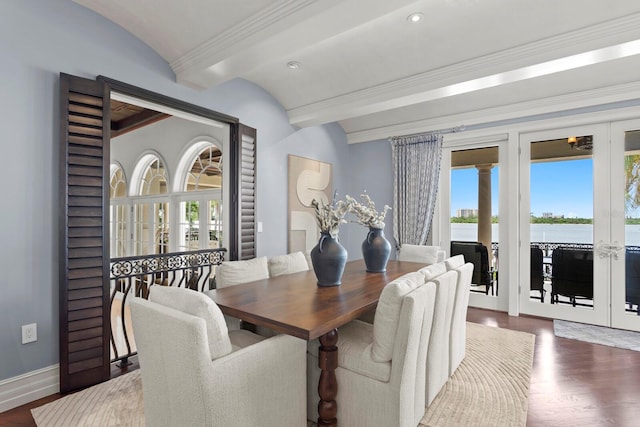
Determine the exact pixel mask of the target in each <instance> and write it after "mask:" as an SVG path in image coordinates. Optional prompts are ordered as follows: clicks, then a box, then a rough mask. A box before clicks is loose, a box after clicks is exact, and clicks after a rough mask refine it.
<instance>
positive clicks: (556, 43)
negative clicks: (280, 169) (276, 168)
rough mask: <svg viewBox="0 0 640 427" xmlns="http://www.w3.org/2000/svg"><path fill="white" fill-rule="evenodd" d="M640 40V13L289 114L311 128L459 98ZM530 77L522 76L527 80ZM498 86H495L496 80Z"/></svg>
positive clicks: (369, 88)
mask: <svg viewBox="0 0 640 427" xmlns="http://www.w3.org/2000/svg"><path fill="white" fill-rule="evenodd" d="M639 38H640V14H632V15H629V16H625V17H623V18H619V19H614V20H612V21H608V22H605V23H602V24H599V25H594V26H591V27H585V28H582V29H580V30H576V31H571V32H567V33H564V34H561V35H558V36H554V37H549V38H547V39H543V40H539V41H536V42H533V43H529V44H526V45H523V46H518V47H514V48H510V49H505V50H503V51H500V52H496V53H493V54H489V55H485V56H482V57H478V58H474V59H471V60H469V61H464V62H460V63H457V64H453V65H450V66H446V67H442V68H439V69H435V70H431V71H427V72H424V73H419V74H415V75H412V76H409V77H405V78H402V79H397V80H394V81H390V82H387V83H382V84H379V85H375V86H371V87H368V88H365V89H361V90H357V91H354V92H350V93H347V94H343V95H339V96H335V97H333V98H329V99H324V100H321V101H318V102H314V103H311V104H307V105H302V106H299V107H295V108H291V109H288V110H287V113H288V114H289V121H290V123H291V124H292V125H297V126H312V125H318V124H322V123H328V122H332V121H336V120H343V119H345V118H349V117H353V116H361V115H366V114H372V113H376V112H379V111H382V110H385V109H393V108H399V107H403V106H406V105H411V104H417V103H421V102H425V101H428V100H433V99H437V98H442V97H446V96H451V95H455V94H457V93H458V91H457V90H449V89H447V90H442V88H447V87H449V86H451V85H456V84H458V83H463V82H469V81H473V80H476V79H478V78H483V77H488V76H493V75H495V74H496V73H498V74H499V73H504V72H511V71H515V70H518V69H520V68H522V67H526V66H531V65H534V64H540V63H544V62H547V61H550V60H555V59H559V58H563V57H566V56H571V55H575V54H578V53H584V52H587V51H591V50H592V49H593V46H600V47H604V46H613V45H617V44H619V43H623V42H629V41H632V40H638V39H639ZM526 74H527V73H525V75H523V76H520V77H521V78H528V77H526ZM494 83H495V82H494Z"/></svg>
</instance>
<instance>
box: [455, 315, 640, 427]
mask: <svg viewBox="0 0 640 427" xmlns="http://www.w3.org/2000/svg"><path fill="white" fill-rule="evenodd" d="M467 320H469V321H470V322H476V323H481V324H484V325H489V326H497V327H500V328H507V329H513V330H518V331H524V332H530V333H532V334H535V335H536V345H535V354H534V358H533V372H532V375H531V385H530V388H529V411H528V414H527V426H531V427H538V426H544V427H554V426H562V427H569V426H616V427H626V426H638V425H640V352H638V351H632V350H622V349H617V348H614V347H608V346H604V345H597V344H589V343H585V342H581V341H575V340H569V339H565V338H557V337H556V336H555V335H554V334H553V321H552V320H548V319H540V318H536V317H529V316H520V317H511V316H508V315H507V314H506V313H500V312H494V311H489V310H480V309H469V312H468V315H467Z"/></svg>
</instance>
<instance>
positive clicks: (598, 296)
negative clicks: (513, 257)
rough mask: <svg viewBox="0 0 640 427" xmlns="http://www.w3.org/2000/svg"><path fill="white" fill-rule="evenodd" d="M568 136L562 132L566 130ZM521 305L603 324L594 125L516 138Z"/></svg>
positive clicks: (602, 232) (604, 270)
mask: <svg viewBox="0 0 640 427" xmlns="http://www.w3.org/2000/svg"><path fill="white" fill-rule="evenodd" d="M567 135H569V136H567ZM520 149H521V173H520V181H521V184H520V185H521V190H520V194H521V200H520V230H521V239H520V242H521V243H520V265H521V273H520V304H521V311H522V312H523V313H527V314H534V315H540V316H545V317H552V318H558V319H567V320H574V321H580V322H587V323H595V324H607V322H608V319H607V318H608V300H609V297H608V288H607V283H608V280H607V276H608V271H609V265H608V262H607V261H606V260H604V259H603V258H602V257H601V252H602V251H601V248H602V246H603V245H605V244H606V243H605V242H608V241H609V238H608V236H609V224H610V221H609V210H608V203H607V200H608V196H609V195H608V194H607V190H606V188H607V182H608V178H607V177H604V178H600V177H599V176H598V175H597V174H596V172H600V173H602V171H603V170H604V169H608V168H603V167H602V165H606V164H607V163H608V158H609V157H608V144H607V138H606V133H605V132H604V129H603V128H602V127H599V128H594V129H590V128H583V129H565V130H563V131H548V132H540V133H536V134H530V135H526V136H523V137H521V142H520Z"/></svg>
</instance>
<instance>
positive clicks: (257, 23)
mask: <svg viewBox="0 0 640 427" xmlns="http://www.w3.org/2000/svg"><path fill="white" fill-rule="evenodd" d="M317 1H318V0H283V1H278V2H273V3H272V4H270V5H269V6H268V7H266V8H264V9H262V10H260V11H258V12H256V13H255V14H253V15H252V16H250V17H248V18H247V19H245V20H244V21H243V22H241V23H239V24H238V25H234V26H232V27H231V28H230V29H228V30H227V31H224V32H222V33H220V34H218V35H217V36H215V37H213V38H211V39H209V40H207V41H206V42H204V43H202V44H201V45H200V46H198V47H196V48H195V49H193V50H191V51H189V52H187V53H186V54H184V55H182V56H180V57H179V58H176V59H175V60H173V61H171V62H170V63H169V66H170V67H171V69H172V70H173V72H174V73H175V74H176V76H178V80H180V78H179V77H180V76H181V75H185V74H188V73H189V72H193V71H198V70H199V68H200V66H202V65H204V66H205V67H209V66H211V65H212V64H215V63H216V62H218V61H220V60H221V59H223V58H224V57H225V56H226V55H225V52H226V51H227V50H229V49H232V48H234V47H235V46H236V45H237V44H238V43H241V42H242V41H244V40H246V39H247V38H249V37H251V36H252V35H254V34H256V33H260V32H261V31H264V30H266V29H268V28H269V27H270V26H272V25H274V24H275V23H277V22H279V21H281V20H283V19H285V18H286V17H288V16H290V15H292V14H294V13H296V12H298V11H300V10H302V9H305V8H307V7H309V6H310V5H313V4H314V3H316V2H317ZM212 58H213V59H212Z"/></svg>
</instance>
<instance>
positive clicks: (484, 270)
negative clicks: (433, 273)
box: [451, 241, 492, 291]
mask: <svg viewBox="0 0 640 427" xmlns="http://www.w3.org/2000/svg"><path fill="white" fill-rule="evenodd" d="M456 255H462V256H464V260H465V261H466V262H470V263H472V264H473V277H472V278H471V283H473V284H474V285H483V286H486V287H487V291H488V289H489V287H490V286H491V285H492V283H491V272H490V271H491V264H489V251H488V250H487V247H486V246H485V245H483V244H482V243H480V242H458V241H452V242H451V256H452V257H453V256H456Z"/></svg>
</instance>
